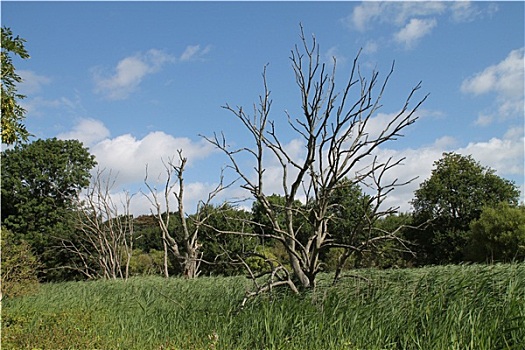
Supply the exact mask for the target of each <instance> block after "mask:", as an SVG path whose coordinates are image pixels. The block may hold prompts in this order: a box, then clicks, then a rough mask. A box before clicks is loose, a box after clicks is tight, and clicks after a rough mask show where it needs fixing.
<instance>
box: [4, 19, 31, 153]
mask: <svg viewBox="0 0 525 350" xmlns="http://www.w3.org/2000/svg"><path fill="white" fill-rule="evenodd" d="M0 40H1V42H2V53H1V63H2V85H1V93H2V143H5V144H8V145H10V144H14V143H18V142H25V141H27V140H28V138H29V136H30V134H29V132H28V131H27V129H26V127H25V126H24V124H23V123H22V122H23V120H24V118H25V112H26V111H25V110H24V108H22V106H20V104H19V101H20V100H22V99H24V98H25V96H24V95H21V94H19V93H18V92H17V88H16V84H17V83H21V82H22V78H21V77H20V76H19V75H18V74H17V73H16V69H15V66H14V64H13V58H12V57H11V55H15V56H19V57H20V58H21V59H27V58H29V54H28V53H27V50H26V49H25V47H24V43H25V40H24V39H22V38H20V37H19V36H18V35H17V36H16V37H15V36H14V35H13V32H12V31H11V29H10V28H7V27H2V34H1V39H0Z"/></svg>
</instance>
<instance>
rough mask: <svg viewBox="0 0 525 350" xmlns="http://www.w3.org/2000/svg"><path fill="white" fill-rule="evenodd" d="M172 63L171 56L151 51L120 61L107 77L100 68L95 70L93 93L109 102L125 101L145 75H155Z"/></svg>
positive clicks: (158, 51)
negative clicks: (102, 96) (100, 95)
mask: <svg viewBox="0 0 525 350" xmlns="http://www.w3.org/2000/svg"><path fill="white" fill-rule="evenodd" d="M173 62H175V58H174V57H173V56H171V55H169V54H167V53H165V52H164V51H161V50H156V49H151V50H149V51H147V52H144V53H137V54H135V55H133V56H129V57H126V58H124V59H122V60H120V61H119V62H118V64H117V66H116V68H115V71H114V73H113V74H111V75H109V76H107V75H106V74H104V72H102V70H101V69H100V67H98V68H95V69H94V70H93V79H94V81H95V92H96V93H98V94H102V95H104V96H105V97H106V98H108V99H110V100H122V99H125V98H127V97H128V96H129V95H130V94H131V93H132V92H133V91H135V90H136V89H137V87H138V86H139V84H140V83H141V82H142V80H143V79H144V78H145V77H146V76H147V75H149V74H154V73H157V72H158V71H160V69H161V68H162V67H163V66H164V65H165V64H167V63H173Z"/></svg>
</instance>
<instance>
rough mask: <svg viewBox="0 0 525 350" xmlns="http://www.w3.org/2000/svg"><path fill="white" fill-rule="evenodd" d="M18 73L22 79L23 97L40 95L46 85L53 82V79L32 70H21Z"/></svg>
mask: <svg viewBox="0 0 525 350" xmlns="http://www.w3.org/2000/svg"><path fill="white" fill-rule="evenodd" d="M17 73H18V75H20V77H21V78H22V83H21V84H20V93H21V94H22V95H31V94H35V93H38V92H40V91H41V90H42V87H43V86H44V85H47V84H49V83H50V82H51V78H49V77H46V76H44V75H39V74H37V73H35V72H33V71H31V70H24V69H20V70H18V71H17Z"/></svg>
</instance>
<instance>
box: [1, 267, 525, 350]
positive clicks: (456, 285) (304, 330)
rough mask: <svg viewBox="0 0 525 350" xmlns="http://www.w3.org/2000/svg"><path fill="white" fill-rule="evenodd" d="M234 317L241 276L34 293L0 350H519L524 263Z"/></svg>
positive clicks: (307, 299) (22, 301) (365, 277)
mask: <svg viewBox="0 0 525 350" xmlns="http://www.w3.org/2000/svg"><path fill="white" fill-rule="evenodd" d="M329 282H330V280H329V276H322V278H321V281H320V284H319V287H318V288H317V289H316V290H315V291H314V292H310V293H307V294H305V295H302V296H300V297H298V296H295V295H290V294H288V293H286V292H283V291H281V292H279V293H274V294H271V295H265V296H262V297H259V298H258V299H255V300H253V301H252V302H251V303H249V304H247V306H245V307H244V309H240V308H239V306H240V302H241V300H242V298H243V295H244V291H245V290H246V288H249V282H248V281H247V280H246V279H244V278H243V277H234V278H212V277H206V278H201V279H198V280H193V281H188V280H182V279H175V278H174V279H169V280H165V279H162V278H160V277H141V278H134V279H131V280H129V281H95V282H73V283H61V284H49V285H43V286H42V287H41V289H40V292H39V293H38V294H37V295H34V296H28V297H23V298H16V299H11V300H9V299H7V300H4V302H3V305H2V349H250V350H253V349H425V350H428V349H446V350H450V349H462V350H464V349H476V350H482V349H525V264H511V265H493V266H444V267H429V268H422V269H409V270H386V271H377V270H359V271H355V276H354V277H347V278H345V279H343V280H342V281H341V283H340V284H338V285H337V286H335V287H331V286H330V285H329Z"/></svg>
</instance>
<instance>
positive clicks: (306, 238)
mask: <svg viewBox="0 0 525 350" xmlns="http://www.w3.org/2000/svg"><path fill="white" fill-rule="evenodd" d="M4 42H5V43H6V44H4ZM9 42H13V43H14V44H13V45H14V46H13V45H11V44H9V45H8V44H7V43H9ZM10 53H14V54H20V53H23V55H24V56H28V55H27V53H26V52H25V49H24V48H23V40H22V39H20V38H18V37H17V38H13V37H12V34H11V32H10V31H9V30H8V29H7V28H3V29H2V96H3V97H2V99H4V90H5V91H6V98H11V101H10V105H11V106H13V105H15V106H17V105H18V102H17V99H18V100H19V99H20V98H23V96H21V95H18V94H17V93H16V84H15V83H16V82H20V79H19V77H17V76H16V73H15V70H14V67H13V66H12V62H11V60H10V59H9V54H10ZM21 57H22V55H21ZM22 58H25V57H22ZM290 62H291V65H292V69H293V73H294V75H295V80H296V83H297V86H298V90H299V92H300V107H301V108H300V110H301V113H300V114H298V115H287V122H288V128H289V129H290V130H291V131H292V132H294V133H295V134H296V136H297V137H298V138H299V139H302V140H303V142H304V144H305V155H304V156H303V157H296V156H294V155H293V154H292V153H290V152H289V151H288V150H287V148H286V147H285V146H284V142H283V140H282V139H281V138H280V136H279V131H280V129H279V128H281V126H279V127H277V126H276V124H275V122H274V121H273V120H271V119H270V110H271V105H272V99H271V97H270V95H271V93H270V89H269V88H268V85H267V81H266V68H265V69H264V71H263V94H262V95H261V96H260V98H259V102H258V104H256V105H255V106H254V109H253V113H251V114H250V113H247V112H246V110H245V109H243V108H242V107H235V108H234V107H231V106H230V105H225V106H224V108H225V109H226V110H228V111H230V112H231V113H232V115H233V117H234V118H235V119H236V120H237V121H238V122H240V123H241V124H242V125H243V126H244V127H245V130H246V132H247V133H248V134H249V135H250V136H251V137H252V140H253V143H252V144H250V145H246V146H241V147H240V148H231V147H230V146H229V143H228V142H227V141H226V140H227V137H226V135H225V134H224V133H218V134H215V135H213V136H212V137H206V139H207V140H208V141H209V142H210V143H212V144H213V145H214V146H215V147H217V149H219V150H220V151H222V152H223V154H224V155H225V157H226V159H227V160H228V162H229V169H230V170H232V171H233V173H234V174H235V175H236V176H237V178H238V179H239V180H238V181H237V182H234V183H229V184H226V183H223V181H222V179H223V177H222V176H221V181H220V183H219V185H218V186H217V188H215V189H214V190H213V191H212V192H210V193H209V195H208V196H207V198H203V199H202V200H201V201H200V202H199V204H198V206H197V208H196V210H195V212H194V213H191V214H189V213H188V211H187V209H186V208H184V195H185V182H184V171H185V164H186V161H187V159H186V158H185V157H184V155H183V150H178V151H177V154H178V157H176V158H173V159H169V160H168V161H167V162H166V163H165V169H166V174H167V180H166V183H165V187H164V188H163V189H161V190H160V191H158V190H157V189H156V188H154V186H153V185H152V184H150V183H149V182H148V178H147V175H146V179H145V185H146V188H147V189H148V190H149V192H148V193H144V194H143V195H145V196H146V197H147V198H148V199H149V201H150V203H151V207H152V209H151V214H150V215H143V216H139V217H133V215H131V213H130V211H129V208H130V205H129V204H130V200H131V196H130V195H126V196H125V198H124V199H121V200H120V201H117V200H116V199H115V198H114V197H113V196H112V195H111V188H112V187H111V186H112V181H114V177H113V176H112V174H111V172H110V171H109V170H108V171H107V172H104V171H99V172H97V173H96V175H95V176H91V175H90V174H91V172H92V170H93V169H94V168H95V167H96V165H97V163H96V159H95V157H94V156H93V155H91V154H90V153H89V150H88V149H87V148H85V147H84V146H83V145H82V143H81V142H79V141H77V140H58V139H47V140H36V141H33V142H28V140H27V137H28V136H29V133H28V132H27V131H26V130H25V128H23V125H22V124H21V119H23V110H21V109H20V108H15V109H11V110H6V111H5V115H6V117H5V118H6V120H5V123H6V124H5V125H8V123H13V121H14V124H13V125H14V126H15V127H14V128H11V129H9V128H8V127H4V101H3V100H2V142H3V143H5V144H14V145H13V146H12V147H11V148H8V149H5V150H3V151H2V158H1V162H2V164H1V166H2V169H1V170H2V173H1V176H2V189H1V191H2V193H1V194H2V213H1V219H2V247H3V249H2V251H3V255H5V254H6V252H7V254H12V256H13V257H14V258H13V259H11V260H9V259H8V260H7V261H11V262H12V265H9V264H8V265H7V266H6V264H5V261H6V259H4V263H3V264H2V270H3V274H2V276H3V277H2V278H3V279H4V277H6V276H21V277H19V279H20V280H24V278H27V279H28V280H31V281H34V280H35V273H36V277H37V278H38V279H40V280H42V281H59V280H78V279H95V278H128V277H130V276H133V275H140V274H162V275H164V276H166V277H169V276H173V275H182V276H185V277H187V278H195V277H197V276H199V275H200V274H210V275H232V274H239V273H245V274H247V275H249V276H251V277H252V279H253V281H254V290H253V291H252V292H250V293H253V294H257V293H260V292H264V291H265V290H268V289H271V288H273V287H277V286H283V285H284V286H287V287H289V288H290V289H291V290H292V291H294V292H296V293H299V292H300V291H301V290H304V289H309V288H314V287H315V283H316V276H317V275H318V274H319V273H321V272H327V271H333V272H335V273H334V282H336V281H337V279H338V278H340V277H341V276H342V275H344V273H345V271H347V270H348V269H351V268H357V267H365V266H366V267H368V266H376V267H383V268H385V267H409V266H422V265H428V264H450V263H453V264H455V263H461V262H496V261H511V260H523V259H524V258H525V208H524V206H523V204H521V205H520V204H519V190H518V188H517V187H516V185H515V184H514V183H513V182H511V181H508V180H506V179H503V178H501V177H499V176H497V175H496V174H495V171H494V170H492V169H490V168H487V167H484V166H482V165H481V164H480V163H479V162H477V161H476V160H475V159H473V158H472V157H471V156H469V155H460V154H456V153H445V154H443V157H442V158H441V159H440V160H438V161H436V162H435V163H434V169H433V170H432V174H431V176H430V177H429V178H428V179H426V180H425V181H424V182H422V183H421V185H420V187H419V189H418V190H416V191H415V193H414V199H413V200H412V206H413V211H412V212H408V213H399V212H398V211H397V208H395V207H390V208H387V207H385V205H384V201H385V198H387V196H388V195H389V194H390V192H391V191H392V190H394V189H395V188H396V187H398V186H402V185H404V184H406V183H408V182H410V181H411V180H409V181H405V182H403V181H400V180H399V179H395V180H393V181H385V178H386V176H385V175H386V174H388V173H389V172H391V171H392V169H394V168H396V167H398V166H400V163H401V161H402V159H401V160H396V159H387V160H379V159H378V158H377V156H376V155H375V151H376V150H377V148H378V147H380V146H381V145H383V144H385V143H388V142H392V141H394V140H396V139H397V138H399V137H401V136H402V132H403V130H404V129H406V128H408V127H410V125H412V124H413V123H414V122H416V121H417V119H418V117H417V114H416V113H417V110H418V108H419V107H420V106H421V105H422V103H423V102H424V101H425V100H426V98H427V95H425V96H423V97H422V98H419V99H418V100H415V101H414V99H415V98H416V97H415V96H416V94H417V93H418V90H419V89H420V88H421V83H417V84H415V86H414V88H413V89H412V90H411V91H409V92H408V94H407V98H406V100H405V101H403V102H402V103H401V107H400V109H399V110H400V112H399V113H398V114H396V115H394V116H393V117H392V118H391V120H390V121H389V122H388V124H385V125H384V126H383V129H382V130H379V131H377V130H375V131H374V130H370V128H369V122H370V120H371V119H372V118H373V117H374V115H375V114H376V113H377V111H378V110H379V109H380V107H381V100H382V96H383V92H384V91H385V89H386V87H387V85H388V82H389V78H390V76H391V75H392V74H393V72H394V65H392V68H391V70H390V71H389V72H388V74H387V75H386V76H385V77H384V78H383V79H382V80H381V79H380V76H379V73H378V72H376V71H373V72H372V74H371V75H370V76H369V77H365V76H363V75H362V73H361V70H360V67H359V63H358V62H359V53H358V54H357V56H356V58H355V60H354V63H353V66H352V67H351V70H350V73H349V76H348V78H347V80H346V82H345V83H344V84H343V86H342V88H338V87H337V86H336V66H337V65H336V61H335V59H334V61H333V62H332V64H331V65H328V64H326V63H323V62H322V61H321V60H320V55H319V45H318V43H317V42H316V40H315V37H312V39H311V40H308V39H307V38H306V37H305V35H304V32H303V29H302V27H301V31H300V44H299V45H296V46H295V47H294V49H293V50H292V51H291V56H290ZM4 64H5V65H6V66H9V65H11V68H10V69H9V70H8V71H7V72H8V73H9V74H7V73H6V74H5V75H4ZM4 77H5V79H4ZM9 116H10V117H9ZM8 118H10V119H8ZM17 128H18V129H17ZM10 130H11V131H12V130H15V131H14V133H13V132H11V131H10ZM16 130H18V131H16ZM4 131H5V132H6V133H11V134H10V135H11V136H9V137H8V136H6V137H5V138H4ZM270 157H273V158H274V159H276V160H277V161H278V164H280V174H281V175H280V176H281V178H280V179H279V182H280V183H281V184H282V186H281V190H280V193H281V194H275V193H269V192H268V191H267V190H266V187H267V183H268V181H269V180H268V178H267V176H266V174H265V168H264V161H265V160H266V159H268V158H270ZM250 160H251V163H249V162H250ZM247 163H248V164H249V165H248V167H245V164H247ZM146 174H147V169H146ZM238 183H240V186H241V187H242V188H243V189H245V190H246V191H247V192H248V193H249V194H250V195H251V197H252V200H253V205H252V208H251V210H246V209H241V208H239V207H237V206H235V205H234V204H233V203H230V202H227V201H226V202H222V203H217V202H216V201H215V200H214V199H215V198H216V196H217V195H218V194H219V193H220V192H222V191H224V190H225V189H227V188H230V187H231V186H234V185H237V184H238ZM365 189H366V191H365ZM171 203H174V204H175V206H173V204H171ZM170 205H171V206H170ZM30 253H31V254H30ZM29 261H30V263H29ZM26 262H27V263H26ZM6 271H9V273H6ZM11 271H17V272H16V273H14V274H13V273H11ZM260 277H265V280H264V281H265V282H264V283H261V282H260V281H261V278H260ZM10 278H12V277H10ZM3 282H4V280H3ZM4 285H5V283H2V286H4ZM3 288H4V287H3Z"/></svg>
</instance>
